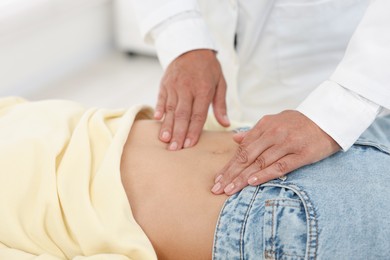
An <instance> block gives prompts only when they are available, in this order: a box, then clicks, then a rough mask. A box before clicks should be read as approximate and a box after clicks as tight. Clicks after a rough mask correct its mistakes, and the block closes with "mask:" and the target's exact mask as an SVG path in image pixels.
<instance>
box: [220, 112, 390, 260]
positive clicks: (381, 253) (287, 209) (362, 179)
mask: <svg viewBox="0 0 390 260" xmlns="http://www.w3.org/2000/svg"><path fill="white" fill-rule="evenodd" d="M389 184H390V116H387V117H382V118H378V119H377V120H376V121H375V122H374V124H373V125H372V126H371V127H370V128H369V129H368V130H367V131H366V132H365V133H364V134H363V135H362V136H361V137H360V138H359V140H358V141H357V142H356V143H355V145H354V146H353V147H352V148H350V150H348V151H347V152H338V153H336V154H334V155H333V156H331V157H329V158H327V159H325V160H322V161H320V162H318V163H315V164H312V165H308V166H305V167H302V168H300V169H298V170H296V171H294V172H292V173H290V174H288V175H287V178H286V179H284V180H280V179H277V180H274V181H270V182H268V183H266V184H263V185H261V186H258V187H247V188H245V189H244V190H242V191H241V192H240V193H237V194H235V195H233V196H231V197H230V198H229V199H228V200H227V201H226V203H225V205H224V207H223V209H222V210H221V214H220V216H219V220H218V223H217V227H216V231H215V237H214V248H213V259H215V260H219V259H223V260H226V259H229V260H230V259H285V260H290V259H291V260H293V259H354V260H355V259H362V260H363V259H364V260H367V259H390V190H389V188H388V186H387V185H389Z"/></svg>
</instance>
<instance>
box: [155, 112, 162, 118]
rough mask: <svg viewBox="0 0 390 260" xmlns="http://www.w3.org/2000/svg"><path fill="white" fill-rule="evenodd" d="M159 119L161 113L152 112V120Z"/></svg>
mask: <svg viewBox="0 0 390 260" xmlns="http://www.w3.org/2000/svg"><path fill="white" fill-rule="evenodd" d="M160 117H161V112H160V111H156V112H154V118H157V119H160Z"/></svg>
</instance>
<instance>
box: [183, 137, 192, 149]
mask: <svg viewBox="0 0 390 260" xmlns="http://www.w3.org/2000/svg"><path fill="white" fill-rule="evenodd" d="M190 145H191V140H190V139H189V138H186V140H185V141H184V148H188V147H190Z"/></svg>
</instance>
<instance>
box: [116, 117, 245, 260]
mask: <svg viewBox="0 0 390 260" xmlns="http://www.w3.org/2000/svg"><path fill="white" fill-rule="evenodd" d="M159 129H160V125H159V123H158V122H155V121H151V120H139V121H136V122H135V123H134V125H133V127H132V129H131V132H130V134H129V138H128V140H127V143H126V145H125V148H124V152H123V156H122V163H121V174H122V182H123V184H124V187H125V190H126V193H127V196H128V198H129V201H130V205H131V208H132V211H133V214H134V216H135V218H136V220H137V222H138V223H139V224H140V225H141V227H142V228H143V229H144V231H145V233H146V234H147V235H148V237H149V239H150V240H151V241H152V244H153V246H154V247H155V250H156V252H157V254H158V257H159V259H209V258H211V251H212V244H213V235H214V230H215V225H216V221H217V218H218V215H219V212H220V209H221V207H222V205H223V203H224V201H225V200H226V198H227V197H226V196H225V195H219V196H217V195H213V194H212V193H211V192H210V190H211V187H212V186H213V183H214V177H215V175H216V173H217V172H218V171H219V170H220V169H221V168H222V167H223V166H224V164H226V163H227V162H228V160H229V159H230V158H231V157H232V156H233V154H234V152H235V149H236V146H237V145H236V144H235V143H234V142H233V140H232V138H231V136H232V133H230V132H224V133H221V132H204V133H203V134H202V136H201V139H200V140H199V143H198V144H197V145H196V146H195V147H193V148H190V149H184V150H180V151H176V152H172V151H167V150H166V144H164V143H162V142H160V141H159V140H158V138H157V135H158V131H159Z"/></svg>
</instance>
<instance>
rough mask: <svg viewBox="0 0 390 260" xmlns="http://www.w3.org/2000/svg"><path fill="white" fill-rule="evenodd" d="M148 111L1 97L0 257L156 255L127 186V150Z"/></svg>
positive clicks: (139, 256) (134, 257)
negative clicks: (136, 125)
mask: <svg viewBox="0 0 390 260" xmlns="http://www.w3.org/2000/svg"><path fill="white" fill-rule="evenodd" d="M150 112H151V111H150V110H149V109H148V108H146V107H143V106H135V107H132V108H131V109H129V110H115V111H113V110H103V109H85V108H83V107H82V106H80V105H79V104H76V103H73V102H69V101H41V102H26V101H24V100H22V99H18V98H7V99H2V100H0V259H84V258H87V259H137V260H138V259H156V256H155V253H154V250H153V248H152V246H151V243H150V242H149V240H148V239H147V237H146V235H145V234H144V232H143V231H142V230H141V228H140V227H139V226H138V224H137V223H136V222H135V220H134V218H133V216H132V213H131V209H130V206H129V203H128V200H127V198H126V194H125V191H124V189H123V187H122V183H121V178H120V160H121V154H122V148H123V145H124V143H125V141H126V138H127V135H128V133H129V130H130V128H131V125H132V122H133V121H134V119H135V117H136V116H137V115H138V116H139V115H140V113H141V114H145V115H147V116H150Z"/></svg>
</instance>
